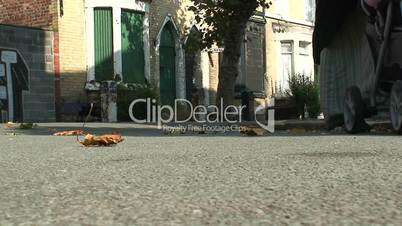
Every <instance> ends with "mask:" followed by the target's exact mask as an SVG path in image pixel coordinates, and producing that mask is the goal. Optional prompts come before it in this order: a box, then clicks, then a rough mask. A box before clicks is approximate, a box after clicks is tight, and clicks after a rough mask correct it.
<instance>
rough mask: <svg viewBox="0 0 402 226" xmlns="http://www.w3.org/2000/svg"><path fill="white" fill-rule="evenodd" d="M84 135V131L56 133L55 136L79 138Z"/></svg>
mask: <svg viewBox="0 0 402 226" xmlns="http://www.w3.org/2000/svg"><path fill="white" fill-rule="evenodd" d="M83 134H84V132H83V131H82V130H71V131H63V132H58V133H54V134H53V136H78V135H83Z"/></svg>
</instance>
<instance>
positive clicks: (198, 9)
mask: <svg viewBox="0 0 402 226" xmlns="http://www.w3.org/2000/svg"><path fill="white" fill-rule="evenodd" d="M191 1H192V2H193V5H192V6H190V7H189V10H190V11H193V12H194V14H195V20H196V22H197V23H198V24H199V25H200V27H202V29H201V30H200V32H201V33H202V38H199V39H197V40H198V41H199V42H198V45H199V46H200V48H201V49H204V48H210V47H211V46H212V45H214V44H217V45H218V46H223V45H224V41H225V39H226V40H227V37H225V36H231V35H232V34H233V33H234V32H233V31H239V30H240V31H241V30H243V31H244V29H245V26H246V24H247V22H248V20H249V19H250V17H251V16H252V15H253V14H254V12H255V11H256V10H257V8H258V7H260V6H261V7H264V8H269V7H270V6H271V4H272V3H271V2H270V1H266V0H191ZM239 28H240V29H239ZM241 33H243V32H240V33H237V35H241Z"/></svg>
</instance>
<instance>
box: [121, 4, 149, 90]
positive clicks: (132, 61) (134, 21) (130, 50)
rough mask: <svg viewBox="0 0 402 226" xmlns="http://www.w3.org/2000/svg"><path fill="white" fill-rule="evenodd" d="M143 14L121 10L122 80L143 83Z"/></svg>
mask: <svg viewBox="0 0 402 226" xmlns="http://www.w3.org/2000/svg"><path fill="white" fill-rule="evenodd" d="M143 21H144V16H143V14H141V13H138V12H135V11H129V10H122V12H121V44H122V66H123V72H122V73H123V81H124V82H127V83H145V72H144V71H145V59H144V38H143V37H144V36H143V31H144V28H143Z"/></svg>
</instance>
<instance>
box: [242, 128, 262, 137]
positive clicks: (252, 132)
mask: <svg viewBox="0 0 402 226" xmlns="http://www.w3.org/2000/svg"><path fill="white" fill-rule="evenodd" d="M265 132H266V130H265V129H263V128H250V127H246V128H242V129H241V130H240V133H241V134H244V135H247V136H263V135H264V134H265Z"/></svg>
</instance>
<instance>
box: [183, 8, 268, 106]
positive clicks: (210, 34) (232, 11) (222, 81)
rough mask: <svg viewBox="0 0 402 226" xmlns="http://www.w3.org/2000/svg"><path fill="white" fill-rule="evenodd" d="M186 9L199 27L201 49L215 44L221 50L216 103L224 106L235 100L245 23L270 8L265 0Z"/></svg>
mask: <svg viewBox="0 0 402 226" xmlns="http://www.w3.org/2000/svg"><path fill="white" fill-rule="evenodd" d="M191 1H192V2H193V5H192V6H190V7H189V10H190V11H193V12H194V14H195V20H196V22H197V23H198V24H199V25H200V27H201V28H202V29H201V32H202V35H201V38H200V39H198V40H197V42H196V43H197V45H198V46H199V47H200V48H201V49H205V48H210V47H211V46H212V45H214V44H217V45H218V46H223V47H224V51H223V59H222V61H221V63H220V70H219V71H220V72H219V84H218V94H217V102H218V105H220V101H221V99H223V101H224V103H223V105H224V106H227V105H229V104H231V103H232V102H233V100H234V94H235V85H236V78H237V76H238V74H239V72H238V66H239V60H240V56H241V45H242V43H243V40H244V36H245V32H246V27H247V23H248V21H249V20H250V18H251V17H252V16H253V14H254V13H255V11H256V10H257V8H258V7H264V8H269V7H270V5H271V4H272V3H271V2H267V1H266V0H191Z"/></svg>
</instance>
